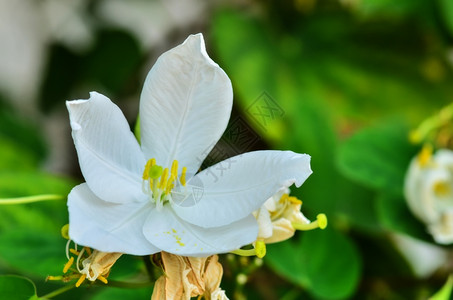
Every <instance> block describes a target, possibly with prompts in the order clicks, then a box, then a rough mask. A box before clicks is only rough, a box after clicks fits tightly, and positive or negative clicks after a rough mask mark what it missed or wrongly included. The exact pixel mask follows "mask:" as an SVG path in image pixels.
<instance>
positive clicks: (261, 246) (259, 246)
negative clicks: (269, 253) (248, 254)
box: [255, 240, 266, 258]
mask: <svg viewBox="0 0 453 300" xmlns="http://www.w3.org/2000/svg"><path fill="white" fill-rule="evenodd" d="M255 251H256V256H257V257H258V258H263V257H264V256H265V255H266V244H265V243H264V241H263V240H257V241H256V243H255Z"/></svg>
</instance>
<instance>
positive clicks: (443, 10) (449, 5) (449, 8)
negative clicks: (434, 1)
mask: <svg viewBox="0 0 453 300" xmlns="http://www.w3.org/2000/svg"><path fill="white" fill-rule="evenodd" d="M438 4H439V13H440V14H441V17H442V18H443V21H444V24H445V26H446V27H447V29H448V30H449V31H450V35H451V36H453V1H451V0H438Z"/></svg>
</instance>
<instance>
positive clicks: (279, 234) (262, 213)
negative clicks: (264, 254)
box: [253, 187, 327, 244]
mask: <svg viewBox="0 0 453 300" xmlns="http://www.w3.org/2000/svg"><path fill="white" fill-rule="evenodd" d="M289 193H290V191H289V189H288V188H287V187H284V188H282V189H281V190H279V191H278V192H277V193H276V194H275V195H273V196H272V197H270V198H269V199H267V201H266V202H265V203H264V204H263V205H262V206H261V208H260V209H259V210H257V211H255V212H253V215H254V216H255V218H256V220H257V221H258V239H261V240H263V241H264V243H266V244H269V243H277V242H281V241H284V240H287V239H289V238H291V237H292V236H293V235H294V233H295V231H296V230H311V229H316V228H321V229H324V228H326V226H327V218H326V216H325V215H324V214H319V215H318V217H317V220H316V221H314V222H310V220H308V219H307V218H306V217H305V216H304V214H303V213H302V212H301V211H300V209H301V206H302V201H300V200H299V199H297V198H296V197H292V196H289Z"/></svg>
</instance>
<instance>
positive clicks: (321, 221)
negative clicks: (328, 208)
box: [292, 214, 327, 231]
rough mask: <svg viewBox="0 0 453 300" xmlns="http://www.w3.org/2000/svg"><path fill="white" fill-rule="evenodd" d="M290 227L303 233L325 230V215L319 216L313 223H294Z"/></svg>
mask: <svg viewBox="0 0 453 300" xmlns="http://www.w3.org/2000/svg"><path fill="white" fill-rule="evenodd" d="M292 225H293V228H294V229H296V230H304V231H306V230H312V229H316V228H320V229H325V228H326V227H327V217H326V215H325V214H319V215H318V216H317V217H316V221H314V222H311V223H308V224H304V223H296V222H294V223H292Z"/></svg>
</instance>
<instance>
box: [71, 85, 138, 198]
mask: <svg viewBox="0 0 453 300" xmlns="http://www.w3.org/2000/svg"><path fill="white" fill-rule="evenodd" d="M66 106H67V107H68V110H69V118H70V120H71V127H72V137H73V138H74V144H75V146H76V149H77V154H78V157H79V163H80V168H81V169H82V173H83V176H84V177H85V180H86V182H87V184H88V186H89V187H90V189H91V190H92V191H93V192H94V193H95V194H96V196H98V197H99V198H101V199H103V200H105V201H109V202H115V203H126V202H129V201H140V200H141V199H143V196H144V194H143V193H142V191H141V176H142V172H143V169H144V167H145V158H144V156H143V153H142V152H141V150H140V146H139V145H138V143H137V140H136V139H135V137H134V135H133V134H132V132H131V131H130V128H129V124H128V123H127V121H126V119H125V118H124V116H123V114H122V112H121V110H120V109H119V108H118V107H117V106H116V105H115V104H113V103H112V102H111V101H110V100H109V99H108V98H107V97H105V96H103V95H101V94H98V93H95V92H92V93H90V99H89V100H75V101H67V102H66Z"/></svg>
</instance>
